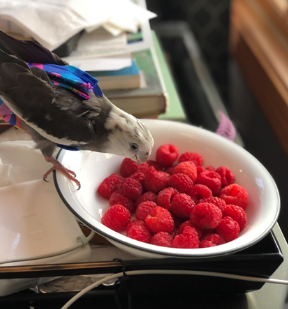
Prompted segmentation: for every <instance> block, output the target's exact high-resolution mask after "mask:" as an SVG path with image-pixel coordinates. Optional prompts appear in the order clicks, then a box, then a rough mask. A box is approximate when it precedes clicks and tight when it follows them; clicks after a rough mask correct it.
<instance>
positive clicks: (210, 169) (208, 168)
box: [206, 165, 215, 172]
mask: <svg viewBox="0 0 288 309" xmlns="http://www.w3.org/2000/svg"><path fill="white" fill-rule="evenodd" d="M206 171H209V172H215V167H214V166H212V165H209V166H207V167H206Z"/></svg>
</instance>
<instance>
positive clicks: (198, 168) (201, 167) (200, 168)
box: [197, 166, 206, 175]
mask: <svg viewBox="0 0 288 309" xmlns="http://www.w3.org/2000/svg"><path fill="white" fill-rule="evenodd" d="M204 171H206V169H205V168H204V167H203V166H197V175H199V174H200V173H202V172H204Z"/></svg>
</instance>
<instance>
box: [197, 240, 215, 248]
mask: <svg viewBox="0 0 288 309" xmlns="http://www.w3.org/2000/svg"><path fill="white" fill-rule="evenodd" d="M215 246H216V245H215V244H214V243H213V242H212V241H210V240H201V241H200V243H199V248H210V247H215Z"/></svg>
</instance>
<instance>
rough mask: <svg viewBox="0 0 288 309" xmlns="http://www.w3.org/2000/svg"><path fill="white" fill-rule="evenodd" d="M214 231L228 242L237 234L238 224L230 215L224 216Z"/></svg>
mask: <svg viewBox="0 0 288 309" xmlns="http://www.w3.org/2000/svg"><path fill="white" fill-rule="evenodd" d="M216 233H217V234H219V235H220V236H221V237H222V238H223V239H224V240H225V241H226V242H229V241H231V240H234V239H236V238H237V237H238V236H239V233H240V227H239V224H238V223H237V222H236V221H235V220H233V219H232V218H231V217H224V218H222V220H221V222H220V223H219V225H218V226H217V228H216Z"/></svg>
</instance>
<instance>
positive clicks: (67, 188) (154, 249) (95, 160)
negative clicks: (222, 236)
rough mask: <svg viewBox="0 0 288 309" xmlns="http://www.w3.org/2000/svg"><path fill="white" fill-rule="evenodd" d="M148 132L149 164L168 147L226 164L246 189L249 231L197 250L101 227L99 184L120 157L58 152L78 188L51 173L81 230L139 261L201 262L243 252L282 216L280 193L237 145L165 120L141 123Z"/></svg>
mask: <svg viewBox="0 0 288 309" xmlns="http://www.w3.org/2000/svg"><path fill="white" fill-rule="evenodd" d="M143 122H144V124H145V125H146V126H147V127H148V129H149V130H150V132H151V133H152V135H153V137H154V141H155V145H154V148H153V151H152V155H151V159H155V152H156V150H157V148H158V147H159V146H160V145H162V144H167V143H171V144H174V145H176V146H177V147H178V149H179V153H180V154H181V153H183V152H185V151H192V152H198V153H200V154H201V155H202V156H203V159H204V166H208V165H213V166H214V167H216V168H217V167H219V166H221V165H224V166H226V167H228V168H229V169H231V171H233V173H234V175H235V176H236V182H237V183H238V184H239V185H242V186H244V187H245V188H246V190H247V192H248V194H249V203H248V206H247V208H246V213H247V221H248V222H247V226H246V227H245V228H244V230H243V231H242V232H241V233H240V235H239V238H237V239H236V240H233V241H231V242H229V243H226V244H223V245H221V246H216V247H211V248H201V249H200V248H199V249H175V248H165V247H160V246H154V245H151V244H146V243H142V242H139V241H136V240H134V239H130V238H128V237H126V236H124V235H122V234H120V233H117V232H114V231H112V230H111V229H109V228H107V227H106V226H104V225H103V224H101V217H102V216H103V214H104V212H105V211H106V210H107V209H108V207H109V203H108V201H107V200H105V199H103V198H102V197H101V196H99V195H98V194H96V193H95V192H96V189H97V188H98V186H99V184H100V183H101V181H102V180H103V179H104V178H106V177H107V176H109V175H110V174H112V173H114V172H119V167H120V163H121V162H122V160H123V157H118V156H114V155H110V154H101V153H95V152H89V151H75V152H74V151H66V150H61V151H60V153H59V155H58V160H59V161H60V162H61V163H62V164H63V165H64V166H65V167H67V168H69V169H71V170H73V171H74V172H76V174H77V179H78V180H79V181H80V182H81V189H80V190H79V191H77V190H76V187H75V186H74V184H73V183H72V182H71V181H69V180H67V179H66V178H65V177H64V176H63V175H62V174H61V173H59V172H57V173H55V175H54V176H55V177H54V181H55V185H56V188H57V190H58V193H59V195H60V197H61V198H62V200H63V201H64V203H65V204H66V205H67V207H68V208H69V209H70V210H71V211H72V212H73V213H74V214H75V215H76V216H77V217H78V218H79V220H80V221H82V222H83V223H84V224H85V225H87V226H88V227H90V228H91V229H93V230H94V231H96V232H97V233H99V234H101V235H102V236H104V237H105V238H107V239H108V240H109V241H110V242H111V243H112V244H114V245H115V246H117V247H119V248H121V249H123V250H125V251H128V252H130V253H132V254H134V255H137V256H141V257H148V258H149V257H165V256H167V257H168V256H170V257H183V258H199V257H214V256H219V255H225V254H230V253H233V252H236V251H239V250H242V249H245V248H247V247H249V246H251V245H253V244H255V243H256V242H258V241H259V240H261V239H262V238H263V237H264V236H265V235H267V234H268V233H269V231H270V230H271V228H272V227H273V226H274V224H275V223H276V220H277V218H278V215H279V211H280V198H279V193H278V189H277V187H276V185H275V183H274V181H273V179H272V177H271V176H270V174H269V172H268V171H267V170H266V169H265V167H264V166H263V165H262V164H261V163H260V162H259V161H258V160H257V159H255V158H254V157H253V156H252V155H251V154H250V153H248V152H247V151H246V150H244V149H243V148H241V147H240V146H238V145H236V144H235V143H233V142H231V141H229V140H227V139H226V138H224V137H221V136H219V135H217V134H215V133H212V132H209V131H207V130H204V129H201V128H198V127H194V126H191V125H188V124H182V123H178V122H171V121H164V120H143Z"/></svg>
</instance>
